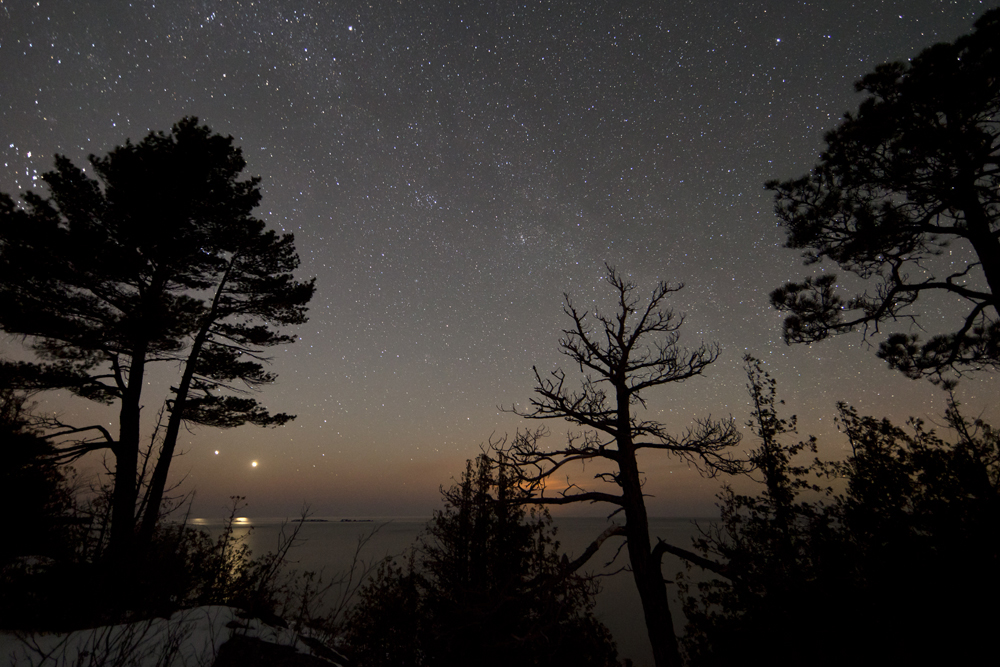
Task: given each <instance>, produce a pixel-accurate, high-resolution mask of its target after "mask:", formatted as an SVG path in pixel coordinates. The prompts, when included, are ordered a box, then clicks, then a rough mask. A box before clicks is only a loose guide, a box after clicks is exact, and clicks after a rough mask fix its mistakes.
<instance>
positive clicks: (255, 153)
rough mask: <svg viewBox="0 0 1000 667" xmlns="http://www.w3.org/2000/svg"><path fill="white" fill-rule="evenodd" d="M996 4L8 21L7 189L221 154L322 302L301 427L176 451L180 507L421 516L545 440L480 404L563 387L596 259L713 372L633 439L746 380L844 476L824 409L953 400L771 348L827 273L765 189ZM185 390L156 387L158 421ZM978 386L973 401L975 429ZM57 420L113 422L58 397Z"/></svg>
mask: <svg viewBox="0 0 1000 667" xmlns="http://www.w3.org/2000/svg"><path fill="white" fill-rule="evenodd" d="M992 6H995V3H992V2H977V1H971V0H957V1H952V2H943V1H940V0H916V1H908V2H902V1H892V0H885V1H882V2H865V3H861V2H848V1H846V0H836V1H833V2H778V1H771V2H727V1H723V0H708V1H699V2H671V3H665V2H622V3H578V2H558V1H557V2H504V1H501V2H495V3H482V2H459V1H453V2H409V1H406V2H402V1H400V2H388V1H386V2H370V3H359V2H340V1H327V2H319V1H315V2H307V1H300V2H293V1H285V0H280V1H275V2H266V1H263V0H262V1H260V2H249V1H245V0H244V1H229V2H224V1H221V0H219V1H212V0H199V1H196V2H186V3H172V2H163V1H161V2H151V1H145V2H142V1H133V2H124V1H120V0H102V1H100V2H98V1H96V0H94V1H90V2H88V1H74V2H72V3H70V2H57V1H54V0H52V1H45V0H39V1H37V2H35V1H32V2H26V1H16V0H13V1H12V0H0V71H2V72H3V73H4V75H3V77H0V165H2V170H0V191H4V192H7V193H9V194H12V195H16V194H17V193H19V192H23V191H24V190H26V189H29V188H36V189H38V188H39V182H38V178H39V176H40V174H42V173H44V172H45V171H46V170H48V169H50V168H51V167H52V165H53V156H54V154H55V153H63V154H66V155H68V156H69V157H70V158H71V159H73V160H74V161H75V162H76V163H77V164H80V165H83V164H85V159H86V156H87V155H88V154H90V153H95V154H98V155H100V154H104V153H105V152H107V151H108V150H110V149H111V148H113V147H114V146H115V145H117V144H121V143H123V142H124V141H125V140H126V139H128V138H131V139H132V140H133V141H138V140H140V139H141V138H142V137H143V136H145V135H146V134H147V133H148V132H149V131H151V130H168V129H169V128H170V126H171V124H172V123H174V122H176V121H177V120H179V119H180V118H181V117H182V116H185V115H195V116H197V117H198V118H199V119H200V120H201V121H202V122H204V123H206V124H208V125H209V126H210V127H211V128H212V129H213V130H214V131H216V132H219V133H222V134H231V135H233V136H234V137H235V139H236V143H237V145H239V146H241V147H242V149H243V152H244V155H245V157H246V159H247V162H248V168H247V170H246V174H247V175H260V176H261V177H262V179H263V181H262V191H263V195H264V198H263V202H262V204H261V207H260V208H259V209H258V215H259V216H260V217H261V218H262V219H263V220H265V221H266V222H268V224H269V225H271V226H272V227H274V228H276V229H280V230H283V231H287V232H293V233H294V234H295V237H296V243H297V247H298V250H299V253H300V255H301V257H302V260H303V262H302V268H301V271H300V275H301V276H302V277H303V278H306V277H311V276H316V277H317V295H316V297H315V298H314V300H313V302H312V304H311V310H310V321H309V322H308V323H307V324H306V325H304V326H302V327H300V328H299V329H298V330H297V333H298V335H299V336H300V340H299V341H298V342H297V343H296V344H294V345H291V346H289V347H288V348H287V349H280V350H274V364H273V370H274V371H275V372H277V373H278V374H279V380H278V383H277V384H276V385H275V386H272V387H269V388H267V389H266V390H265V394H264V397H263V398H264V399H265V403H266V404H267V405H268V406H269V407H270V408H271V409H272V410H274V411H287V412H293V413H296V414H298V419H297V420H296V421H294V422H292V423H291V424H290V425H288V426H286V427H284V428H281V429H277V430H269V431H263V430H255V429H253V428H252V427H244V428H241V429H237V430H234V431H228V432H215V431H211V430H208V429H201V430H197V431H194V432H193V433H191V434H189V435H188V436H187V438H186V442H185V443H184V449H185V450H186V451H187V454H186V455H185V456H184V457H182V458H180V459H179V460H178V461H177V462H175V464H174V470H175V472H176V473H177V477H178V479H180V477H181V476H182V475H183V474H185V473H187V475H188V476H187V481H186V482H185V484H186V485H188V487H189V488H196V489H197V490H198V497H197V501H196V507H197V508H198V510H196V511H203V512H205V513H216V514H217V513H219V509H218V508H219V507H220V506H221V505H223V504H225V498H227V497H228V496H230V495H234V494H238V495H246V496H248V497H249V501H250V508H249V509H248V511H250V512H257V513H258V514H285V513H288V512H295V511H296V510H297V508H298V507H299V505H300V504H301V503H302V502H303V501H305V502H308V503H309V504H310V505H311V506H312V507H313V509H314V510H315V511H316V512H317V513H318V514H321V515H342V516H352V515H359V514H365V515H370V514H375V515H378V514H382V515H393V514H394V515H426V514H429V513H430V511H431V509H432V508H434V507H436V506H437V503H438V494H437V489H438V486H439V485H441V484H448V483H449V480H450V479H451V477H452V476H454V475H457V474H458V473H459V472H460V470H461V469H462V464H463V462H464V460H465V459H466V458H468V457H472V456H475V455H476V454H477V453H478V451H479V445H480V443H482V442H484V441H486V440H487V439H489V438H490V437H491V435H493V436H496V435H499V434H502V433H510V434H513V432H514V431H515V429H517V428H518V427H524V426H529V425H531V424H523V423H521V420H519V419H517V418H516V417H514V416H512V415H509V414H504V413H501V412H500V411H499V410H498V408H497V406H500V405H503V406H507V407H510V405H511V404H514V403H520V404H524V403H525V402H526V401H527V400H528V399H529V398H530V395H531V389H532V386H533V381H532V374H531V367H532V365H537V366H538V367H539V369H541V370H543V371H546V370H548V369H552V368H555V367H556V365H558V364H559V363H560V357H559V355H558V350H557V342H558V339H559V336H560V332H561V330H562V329H563V328H564V327H565V325H566V318H565V316H564V315H563V314H562V303H563V296H562V295H563V292H568V293H569V294H570V295H571V296H573V298H574V302H575V303H577V304H579V305H581V306H585V307H587V308H591V307H593V306H596V305H599V304H601V303H602V299H603V298H604V297H605V296H606V294H607V292H606V290H604V289H602V285H601V282H600V278H601V275H602V273H603V265H604V263H605V262H607V263H609V264H611V265H614V266H617V267H618V268H619V269H620V270H621V271H623V272H625V273H626V274H629V275H631V276H632V277H633V279H634V280H635V281H637V282H638V284H639V285H640V286H641V287H642V291H643V292H644V293H645V292H648V291H650V290H651V289H652V287H653V285H654V283H655V282H656V281H657V280H667V281H670V282H673V283H677V282H681V283H684V284H685V288H684V290H683V291H682V292H680V293H679V294H678V295H676V298H675V299H673V301H672V303H671V305H672V306H673V307H674V308H676V309H677V310H678V311H681V312H685V313H686V314H687V321H686V324H685V326H684V329H682V342H686V343H687V344H689V345H697V344H699V343H700V342H702V341H705V342H712V341H715V342H718V343H720V345H721V346H722V350H723V354H722V357H721V358H720V360H719V361H718V362H717V363H716V364H715V366H714V367H712V368H711V369H710V370H709V372H708V373H707V375H706V377H703V378H698V379H695V380H692V381H691V382H689V383H686V384H684V385H683V386H680V387H675V388H667V389H661V390H659V391H657V392H654V393H651V394H649V396H648V399H649V401H650V402H649V411H650V413H651V415H653V416H655V418H658V419H660V420H662V421H664V422H665V423H667V424H669V425H671V426H672V427H674V428H676V429H677V430H682V429H683V428H684V427H685V426H686V425H688V424H689V423H690V421H691V419H692V418H694V417H697V416H705V415H707V414H709V413H711V414H713V415H714V416H717V417H718V416H722V415H729V414H732V416H733V417H734V418H735V419H736V420H737V421H739V422H740V423H742V422H744V421H745V420H746V419H747V416H748V414H749V407H748V405H747V399H746V392H745V389H744V384H745V378H744V376H743V374H742V371H741V359H742V356H743V355H744V354H745V353H746V352H750V353H752V354H754V355H756V356H758V357H760V358H762V359H764V360H765V361H766V362H767V364H768V367H769V369H770V370H771V371H772V372H773V374H774V375H775V377H776V378H777V380H778V382H779V394H780V396H781V397H782V398H784V399H785V400H786V402H787V403H788V407H789V412H797V413H798V414H799V417H800V430H801V431H802V432H803V433H804V434H808V433H816V434H817V435H822V436H823V437H824V439H825V441H826V442H827V443H828V444H827V445H825V446H826V448H827V449H826V450H825V452H827V453H829V454H830V455H834V454H836V452H837V451H838V448H839V447H841V446H842V444H843V443H842V441H841V440H839V439H838V438H837V437H836V433H835V431H834V429H833V426H832V423H831V422H832V416H833V413H834V404H835V402H836V401H838V400H844V401H847V402H849V403H852V404H854V405H856V406H857V407H858V408H859V410H861V411H862V412H866V413H873V414H877V415H886V416H890V417H892V418H894V419H897V420H898V421H900V422H902V421H904V420H905V418H906V417H907V416H909V415H911V414H915V415H922V416H923V415H926V416H936V415H939V414H940V413H941V411H942V409H943V405H944V395H943V393H942V392H941V391H940V390H936V389H934V388H933V387H932V386H931V385H929V384H927V383H915V382H912V381H909V380H906V379H905V378H902V377H901V376H899V375H898V374H895V373H892V372H890V371H889V370H887V369H886V368H885V367H884V364H883V363H882V362H880V361H879V360H878V359H876V358H875V356H874V351H873V350H872V349H871V348H869V347H868V346H867V345H866V344H865V343H864V342H863V341H862V339H861V336H860V334H858V335H854V336H852V335H848V336H844V337H841V338H839V339H836V340H831V341H827V342H824V343H823V344H817V345H813V346H810V347H787V346H785V345H784V343H783V342H782V340H781V329H780V322H781V318H780V316H779V315H778V314H777V313H775V312H774V311H773V310H772V309H771V308H770V306H769V305H768V294H769V292H770V291H771V290H772V289H773V288H775V287H778V286H780V285H781V284H782V283H784V282H785V281H788V280H792V279H798V278H800V277H802V276H804V275H806V272H807V271H809V270H824V267H820V268H818V269H813V268H809V269H807V268H806V267H802V266H801V262H800V260H799V258H798V257H797V255H796V253H795V252H794V251H790V250H785V249H783V248H782V247H781V244H782V241H783V234H782V233H781V231H780V230H779V229H778V228H777V227H776V219H775V218H774V216H773V214H772V212H771V200H770V197H769V195H768V193H766V192H764V190H763V183H764V182H765V181H766V180H768V179H771V178H789V177H793V176H798V175H801V174H803V173H805V172H806V171H807V170H808V169H809V168H810V167H811V166H812V164H813V163H814V162H815V160H816V158H817V156H818V153H819V151H820V150H821V149H822V136H823V133H824V132H825V131H826V130H828V129H831V128H832V127H833V126H834V125H835V124H836V123H837V120H838V119H839V118H840V117H841V115H842V114H843V113H844V112H845V111H848V110H852V109H853V108H855V107H856V106H857V104H858V101H859V98H858V96H857V95H856V94H855V93H854V92H853V82H854V81H855V80H857V79H858V78H860V77H861V76H862V75H864V74H865V73H867V72H868V71H870V70H872V69H874V67H875V66H876V65H878V64H879V63H881V62H884V61H887V60H896V59H905V58H907V57H910V56H913V55H915V54H916V53H917V52H918V51H919V50H920V49H922V48H924V47H926V46H929V45H931V44H933V43H935V42H938V41H945V40H952V39H954V38H955V37H957V36H958V35H960V34H964V33H967V32H969V31H970V30H971V28H972V23H973V22H974V20H975V19H976V18H977V17H978V16H979V15H981V14H982V13H983V12H984V11H985V10H987V9H989V8H991V7H992ZM825 270H830V267H825ZM592 304H593V306H592ZM945 308H946V306H945ZM931 315H932V317H936V316H938V315H937V312H936V311H934V312H932V313H931ZM4 346H5V347H6V348H7V349H8V351H9V353H11V354H17V342H16V341H13V340H5V342H4ZM564 368H566V370H567V371H568V372H569V371H572V370H574V369H572V368H570V367H568V366H565V365H564ZM174 370H175V369H162V372H161V373H160V374H158V375H157V376H155V379H154V380H153V384H151V387H150V390H149V393H148V395H147V399H146V401H147V402H146V408H145V411H146V412H147V413H148V416H149V417H150V418H152V417H153V416H154V415H155V412H156V410H157V409H158V408H159V405H160V403H161V401H162V396H163V395H164V392H165V390H166V387H168V386H169V384H168V383H169V382H170V378H171V373H173V372H174ZM995 388H996V383H995V381H992V380H989V379H986V380H980V381H973V382H968V383H965V384H964V385H963V386H962V389H961V392H960V395H959V398H960V399H961V400H962V401H963V402H965V403H966V404H967V405H968V406H969V407H970V410H971V411H973V412H975V413H976V414H978V413H979V412H981V411H983V410H986V411H987V413H986V415H987V416H989V415H990V414H995V412H996V401H995V399H994V398H993V397H994V396H995ZM43 407H44V409H46V410H59V411H62V412H63V413H64V414H66V415H70V416H73V417H74V418H75V419H78V420H80V421H83V420H87V419H102V420H103V419H107V420H109V421H110V420H113V418H114V415H113V414H112V413H111V412H110V411H107V410H105V409H103V408H100V407H99V406H94V405H87V404H85V403H81V402H79V401H71V400H68V399H66V397H64V396H59V395H54V396H51V397H47V398H45V399H44V400H43ZM109 415H110V416H109ZM549 425H550V426H551V427H552V431H553V435H552V438H553V444H556V443H557V442H558V441H559V440H561V438H562V437H563V436H562V433H563V432H564V431H565V429H564V427H563V426H562V425H561V424H556V423H550V424H549ZM215 450H219V454H218V455H216V454H215ZM250 461H257V462H258V465H257V467H256V468H251V466H250ZM642 463H643V465H644V468H645V470H646V471H647V473H648V475H649V479H650V481H649V484H648V488H649V490H650V493H652V494H654V495H655V497H654V498H652V499H651V501H650V502H651V513H653V514H673V515H682V516H683V515H690V514H699V513H700V514H704V513H707V512H710V511H711V506H712V495H713V494H714V493H715V491H716V490H717V487H718V485H717V483H716V482H714V481H705V480H701V479H700V478H699V477H698V476H697V475H696V474H695V473H694V472H693V471H690V470H688V469H687V468H686V467H685V466H682V465H679V464H677V463H676V462H671V461H670V460H667V459H663V458H662V457H657V458H656V459H653V458H650V459H649V460H648V461H647V460H645V459H644V460H643V461H642ZM591 476H592V475H591V474H590V473H588V474H586V475H584V476H583V477H581V480H580V481H581V482H585V481H586V479H587V478H589V477H591Z"/></svg>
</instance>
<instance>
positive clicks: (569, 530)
mask: <svg viewBox="0 0 1000 667" xmlns="http://www.w3.org/2000/svg"><path fill="white" fill-rule="evenodd" d="M316 518H323V519H325V520H324V521H315V520H313V521H309V522H307V523H305V524H303V526H302V529H301V531H300V532H299V537H300V538H302V540H303V542H302V544H301V545H299V546H298V547H296V548H295V549H293V550H292V551H291V553H290V554H289V560H290V561H291V567H293V568H295V569H297V570H300V571H314V572H320V571H322V572H323V573H324V575H325V576H330V575H336V574H339V573H341V572H346V571H347V570H348V568H350V566H351V563H352V561H353V560H354V557H355V554H356V553H357V554H359V556H360V558H361V559H362V560H363V561H368V562H370V561H377V560H380V559H382V558H385V557H386V556H398V555H400V554H402V553H403V552H405V551H406V550H407V548H408V547H409V546H411V545H412V544H413V543H414V542H415V541H416V540H417V538H418V536H419V535H420V534H421V532H423V530H424V527H425V526H426V524H427V521H428V518H426V517H423V518H417V517H410V518H391V519H376V520H373V521H370V522H368V521H364V522H360V521H358V522H342V521H341V520H340V519H339V518H337V517H313V519H316ZM695 521H697V522H698V523H699V524H701V525H702V526H705V525H708V523H710V521H711V519H698V520H695V519H665V518H653V519H650V532H651V533H652V535H653V539H654V543H655V538H656V537H661V538H663V539H664V540H665V541H667V542H669V543H671V544H674V545H677V546H680V547H685V548H690V546H691V540H692V538H694V537H695V536H697V535H698V528H697V526H696V523H695ZM553 522H554V524H555V526H556V528H557V530H558V532H557V539H558V540H559V542H560V544H561V547H560V550H561V551H562V552H565V553H566V554H567V555H568V556H569V558H570V559H572V558H574V557H575V556H577V555H579V554H580V553H582V552H583V550H584V549H585V548H586V547H587V545H589V544H590V543H591V542H592V541H593V540H594V538H596V537H597V536H598V535H600V534H601V532H602V531H603V530H604V529H605V528H607V526H608V522H607V520H605V519H603V518H566V517H561V518H555V519H554V521H553ZM192 523H193V524H195V525H198V526H200V527H203V528H205V529H207V530H208V531H209V532H211V533H212V534H218V533H219V532H220V531H221V530H222V522H221V521H217V520H204V519H195V520H193V521H192ZM282 523H283V521H282V520H281V519H257V518H250V519H241V520H238V521H237V523H236V526H235V534H236V535H237V536H238V537H241V536H245V537H246V543H247V545H248V546H249V547H250V549H251V550H252V551H253V553H254V554H255V555H263V554H265V553H267V552H268V551H274V550H276V549H277V548H278V544H279V541H280V535H281V532H282V530H283V528H282ZM289 528H290V526H288V525H286V526H285V527H284V530H285V531H286V532H287V531H288V530H289ZM366 538H367V542H366V543H365V544H364V545H363V547H362V548H361V550H360V552H359V551H358V545H359V540H364V539H366ZM619 543H620V538H615V539H611V540H608V541H607V542H605V543H604V546H603V547H602V548H601V550H600V551H599V552H598V553H597V554H596V555H595V556H593V557H592V558H591V560H590V562H589V563H588V564H587V567H586V568H585V569H586V570H588V571H590V572H591V573H595V574H600V573H605V574H606V573H610V572H613V571H615V570H618V569H619V568H620V567H621V566H622V565H624V564H625V563H626V562H627V559H628V555H627V553H625V552H624V551H623V553H622V554H621V555H619V556H618V560H617V561H615V563H614V564H612V565H610V566H609V565H607V562H608V560H610V559H611V558H612V557H613V556H614V554H615V551H616V549H617V548H618V544H619ZM683 569H684V564H683V561H681V560H680V559H679V558H676V557H675V556H671V555H669V554H667V555H666V556H664V559H663V573H664V575H665V576H666V577H667V578H668V579H672V578H673V576H674V575H675V574H676V573H677V572H679V571H681V570H683ZM693 574H695V575H697V574H698V572H697V570H695V571H694V572H693ZM704 578H706V579H707V578H709V577H707V576H705V577H704ZM668 594H669V595H670V606H671V611H672V613H673V617H674V626H675V629H676V630H677V631H678V632H679V631H680V630H682V628H683V625H684V619H683V616H682V615H681V609H680V601H679V600H678V599H677V591H676V586H673V585H670V586H669V587H668ZM595 613H596V614H597V616H598V618H600V620H601V621H602V622H603V623H604V624H605V625H607V626H608V628H609V629H610V630H611V632H612V634H613V635H614V637H615V641H616V642H617V643H618V652H619V655H620V656H621V657H623V658H624V657H627V658H631V659H632V660H633V661H634V662H635V664H636V666H637V667H646V666H647V665H649V666H651V665H652V664H653V659H652V654H651V652H650V650H649V644H648V640H647V637H646V630H645V625H644V621H643V617H642V607H641V605H640V603H639V594H638V593H637V592H636V590H635V585H634V583H633V581H632V577H631V575H630V574H629V573H627V572H622V573H619V574H616V575H614V576H607V577H602V578H601V592H600V593H599V594H598V596H597V604H596V608H595Z"/></svg>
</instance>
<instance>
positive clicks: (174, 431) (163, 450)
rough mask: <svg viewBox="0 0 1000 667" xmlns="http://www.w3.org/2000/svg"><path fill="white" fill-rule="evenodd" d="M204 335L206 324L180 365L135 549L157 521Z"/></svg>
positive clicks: (147, 539) (147, 538) (149, 537)
mask: <svg viewBox="0 0 1000 667" xmlns="http://www.w3.org/2000/svg"><path fill="white" fill-rule="evenodd" d="M207 337H208V326H205V327H203V328H202V330H201V331H199V332H198V336H197V337H196V338H195V342H194V345H192V346H191V353H190V354H189V355H188V358H187V361H186V362H185V364H184V375H183V376H182V377H181V382H180V385H179V386H178V387H177V393H176V395H175V398H174V405H173V408H172V409H171V410H170V417H169V418H168V420H167V430H166V432H165V433H164V436H163V445H162V446H161V447H160V455H159V457H158V458H157V459H156V467H154V468H153V475H152V477H151V478H150V480H149V491H148V493H147V494H146V503H145V506H146V509H145V512H144V514H143V516H142V526H141V528H140V529H139V549H140V551H145V549H146V547H147V546H149V543H150V542H151V541H152V539H153V532H154V531H155V530H156V524H157V523H158V522H159V520H160V505H161V504H162V503H163V494H164V491H165V490H166V488H167V476H168V474H169V472H170V462H171V461H172V460H173V458H174V450H175V449H176V447H177V436H178V435H179V434H180V429H181V422H183V421H184V404H185V403H186V402H187V397H188V393H189V392H190V390H191V380H192V379H193V377H194V369H195V366H196V364H197V362H198V357H199V355H200V354H201V349H202V347H204V344H205V339H206V338H207Z"/></svg>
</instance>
